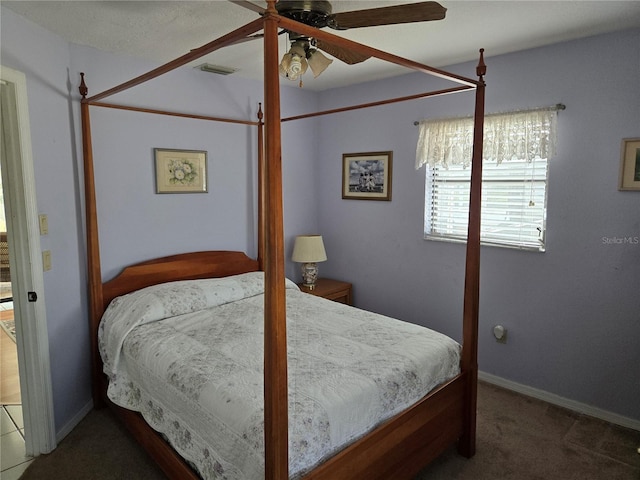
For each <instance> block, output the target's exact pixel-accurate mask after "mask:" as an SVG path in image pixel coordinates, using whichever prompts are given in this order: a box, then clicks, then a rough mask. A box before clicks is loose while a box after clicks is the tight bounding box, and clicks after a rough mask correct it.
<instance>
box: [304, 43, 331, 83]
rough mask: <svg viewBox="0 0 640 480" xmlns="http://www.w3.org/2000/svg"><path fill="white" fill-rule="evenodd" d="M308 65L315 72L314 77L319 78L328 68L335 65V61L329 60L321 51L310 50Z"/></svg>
mask: <svg viewBox="0 0 640 480" xmlns="http://www.w3.org/2000/svg"><path fill="white" fill-rule="evenodd" d="M307 63H308V64H309V68H311V71H312V72H313V77H314V78H317V77H318V75H320V74H321V73H322V72H324V71H325V70H326V69H327V67H328V66H329V65H331V64H332V63H333V60H332V59H330V58H327V57H326V56H325V55H324V54H323V53H322V52H321V51H320V50H317V49H315V48H310V49H309V51H308V52H307Z"/></svg>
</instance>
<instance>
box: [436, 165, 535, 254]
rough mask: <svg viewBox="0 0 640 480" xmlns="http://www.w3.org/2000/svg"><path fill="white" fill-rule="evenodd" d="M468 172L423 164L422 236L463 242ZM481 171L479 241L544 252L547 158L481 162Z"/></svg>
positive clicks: (465, 230) (465, 169)
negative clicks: (423, 211) (425, 178)
mask: <svg viewBox="0 0 640 480" xmlns="http://www.w3.org/2000/svg"><path fill="white" fill-rule="evenodd" d="M470 170H471V169H470V168H464V167H463V166H462V165H452V166H450V167H449V168H448V169H446V168H444V167H442V166H435V167H428V168H427V186H426V192H427V194H426V201H425V238H428V239H431V240H450V241H466V239H467V226H468V222H469V188H470V180H471V175H470V174H471V171H470ZM483 170H484V171H483V175H482V207H481V225H480V241H481V242H482V243H483V244H485V245H497V246H506V247H513V248H521V249H530V250H538V251H544V249H545V246H544V232H545V221H546V187H547V172H548V169H547V161H546V159H538V160H535V161H532V162H526V161H511V162H506V163H503V164H502V165H496V164H486V165H484V166H483Z"/></svg>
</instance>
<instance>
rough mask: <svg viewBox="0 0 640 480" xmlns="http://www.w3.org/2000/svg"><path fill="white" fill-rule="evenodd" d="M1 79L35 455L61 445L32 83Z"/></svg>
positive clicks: (21, 361)
mask: <svg viewBox="0 0 640 480" xmlns="http://www.w3.org/2000/svg"><path fill="white" fill-rule="evenodd" d="M0 81H2V89H1V91H2V102H1V105H2V111H1V120H0V125H1V131H0V137H1V138H2V155H0V157H1V159H0V161H1V162H2V166H1V167H2V182H3V192H4V199H5V207H6V210H7V213H8V215H7V230H8V232H7V233H8V240H9V262H10V263H9V266H10V268H11V284H12V289H13V306H14V311H15V316H16V333H17V335H16V338H17V342H16V344H17V350H18V368H19V374H20V390H21V396H22V412H23V417H24V428H25V447H26V453H27V455H30V456H36V455H39V454H41V453H49V452H51V451H52V450H53V449H54V448H55V447H56V435H55V421H54V415H53V395H52V390H51V371H50V360H49V337H48V335H47V321H46V310H45V303H44V278H43V273H42V272H43V271H42V253H41V251H40V230H39V222H38V207H37V202H36V187H35V178H34V171H33V156H32V152H31V134H30V129H29V111H28V103H27V80H26V77H25V75H24V74H23V73H22V72H18V71H16V70H12V69H10V68H6V67H3V66H0ZM33 292H35V294H36V295H37V300H36V301H30V298H29V297H33V295H32V293H33ZM31 300H33V298H31Z"/></svg>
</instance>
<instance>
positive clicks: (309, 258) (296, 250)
mask: <svg viewBox="0 0 640 480" xmlns="http://www.w3.org/2000/svg"><path fill="white" fill-rule="evenodd" d="M326 259H327V254H326V252H325V251H324V243H323V242H322V235H298V236H297V237H296V241H295V243H294V245H293V255H292V256H291V260H293V261H294V262H298V263H302V285H303V286H305V287H307V288H308V289H309V290H313V289H314V287H315V285H316V280H317V279H318V264H317V262H324V261H325V260H326Z"/></svg>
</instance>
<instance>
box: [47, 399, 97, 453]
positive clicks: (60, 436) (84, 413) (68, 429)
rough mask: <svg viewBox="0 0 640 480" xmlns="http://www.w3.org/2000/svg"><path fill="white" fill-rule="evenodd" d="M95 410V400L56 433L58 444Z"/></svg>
mask: <svg viewBox="0 0 640 480" xmlns="http://www.w3.org/2000/svg"><path fill="white" fill-rule="evenodd" d="M92 409H93V400H91V401H90V402H89V403H87V404H86V405H85V406H84V407H82V409H81V410H80V411H79V412H78V413H76V414H75V415H74V416H73V418H72V419H71V420H69V421H68V422H67V423H66V425H65V426H64V427H62V429H61V430H60V431H59V432H57V433H56V442H57V443H58V444H60V441H61V440H62V439H63V438H64V437H66V436H67V435H69V433H71V430H73V429H74V428H76V426H77V425H78V424H79V423H80V422H81V421H82V419H83V418H84V417H86V416H87V414H88V413H89V412H90V411H91V410H92Z"/></svg>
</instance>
